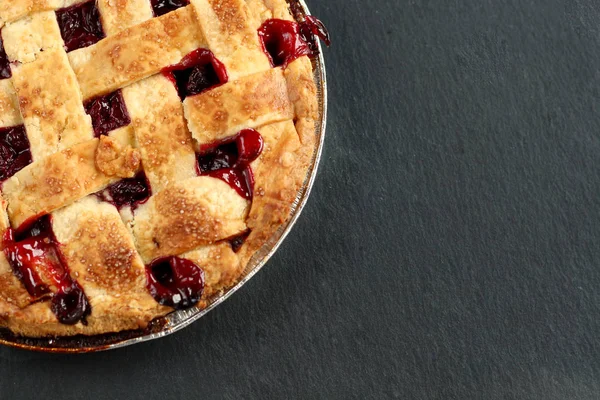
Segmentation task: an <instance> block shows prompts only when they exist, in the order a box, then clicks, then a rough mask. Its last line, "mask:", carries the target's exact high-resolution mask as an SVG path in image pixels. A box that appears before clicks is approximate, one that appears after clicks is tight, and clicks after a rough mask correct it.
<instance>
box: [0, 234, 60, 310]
mask: <svg viewBox="0 0 600 400" xmlns="http://www.w3.org/2000/svg"><path fill="white" fill-rule="evenodd" d="M11 232H12V230H11V229H9V230H7V232H6V233H5V235H4V246H5V247H4V255H5V256H6V259H7V260H8V263H9V264H10V266H11V267H12V269H13V272H14V274H15V276H16V277H17V278H19V280H20V281H21V282H22V283H23V285H24V286H25V289H26V290H27V292H28V293H29V294H30V295H31V296H32V297H33V298H35V299H38V298H41V297H43V296H45V295H48V294H50V293H51V292H50V289H49V287H48V285H46V283H44V282H43V281H42V279H41V278H40V276H39V274H38V272H37V264H38V263H40V262H42V260H41V257H42V255H43V254H44V253H45V251H46V250H47V249H46V246H45V244H44V243H43V242H42V241H39V240H35V239H29V241H25V242H23V243H21V244H17V243H14V242H12V238H11V235H12V233H11Z"/></svg>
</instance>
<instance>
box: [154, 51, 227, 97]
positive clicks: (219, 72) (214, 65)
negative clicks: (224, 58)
mask: <svg viewBox="0 0 600 400" xmlns="http://www.w3.org/2000/svg"><path fill="white" fill-rule="evenodd" d="M162 73H163V75H165V76H166V77H167V78H169V79H170V80H171V82H173V84H174V85H175V87H176V88H177V92H178V93H179V97H180V98H181V100H183V99H185V98H186V97H187V96H193V95H195V94H198V93H202V92H204V91H206V90H209V89H212V88H214V87H216V86H219V85H222V84H224V83H227V80H228V79H229V78H228V76H227V71H226V69H225V66H224V65H223V64H222V63H221V62H220V61H219V60H217V58H216V57H215V55H214V54H213V53H212V52H211V51H210V50H207V49H197V50H194V51H192V52H191V53H190V54H188V55H187V56H185V57H184V58H183V59H182V60H181V62H180V63H179V64H175V65H171V66H168V67H166V68H163V70H162Z"/></svg>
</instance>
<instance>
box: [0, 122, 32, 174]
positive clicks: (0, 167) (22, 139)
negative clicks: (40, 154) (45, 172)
mask: <svg viewBox="0 0 600 400" xmlns="http://www.w3.org/2000/svg"><path fill="white" fill-rule="evenodd" d="M29 164H31V151H30V150H29V139H27V134H26V133H25V127H24V126H23V125H19V126H12V127H10V128H0V182H2V181H4V180H6V179H8V178H10V177H11V176H13V175H14V174H16V173H17V172H19V171H20V170H22V169H23V168H25V167H26V166H28V165H29Z"/></svg>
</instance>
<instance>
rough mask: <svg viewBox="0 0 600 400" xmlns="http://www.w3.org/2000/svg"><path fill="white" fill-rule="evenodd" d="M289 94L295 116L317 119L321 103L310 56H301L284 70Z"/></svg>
mask: <svg viewBox="0 0 600 400" xmlns="http://www.w3.org/2000/svg"><path fill="white" fill-rule="evenodd" d="M284 75H285V80H286V82H287V88H288V96H289V99H290V101H291V102H292V104H293V105H294V114H295V118H296V119H298V118H311V119H316V118H317V115H318V112H319V111H318V110H319V108H318V107H319V105H318V103H317V87H316V85H315V81H314V79H313V72H312V65H311V63H310V59H309V58H308V57H300V58H299V59H297V60H295V61H294V62H292V63H290V65H288V67H287V68H286V69H285V71H284Z"/></svg>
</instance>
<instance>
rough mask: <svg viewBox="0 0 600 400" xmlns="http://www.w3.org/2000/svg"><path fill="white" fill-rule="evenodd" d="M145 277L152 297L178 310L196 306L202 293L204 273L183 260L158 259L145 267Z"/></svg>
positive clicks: (172, 258) (176, 258)
mask: <svg viewBox="0 0 600 400" xmlns="http://www.w3.org/2000/svg"><path fill="white" fill-rule="evenodd" d="M146 277H147V282H148V290H149V291H150V294H151V295H152V297H154V299H155V300H156V301H157V302H158V303H160V304H162V305H166V306H170V307H173V308H175V309H178V310H182V309H186V308H190V307H193V306H194V305H196V303H198V301H200V298H201V297H202V292H203V291H204V271H203V270H202V269H201V268H200V267H198V266H197V265H196V264H195V263H194V262H192V261H190V260H187V259H185V258H180V257H176V256H171V257H162V258H158V259H156V260H154V261H153V262H152V263H150V265H147V266H146Z"/></svg>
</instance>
